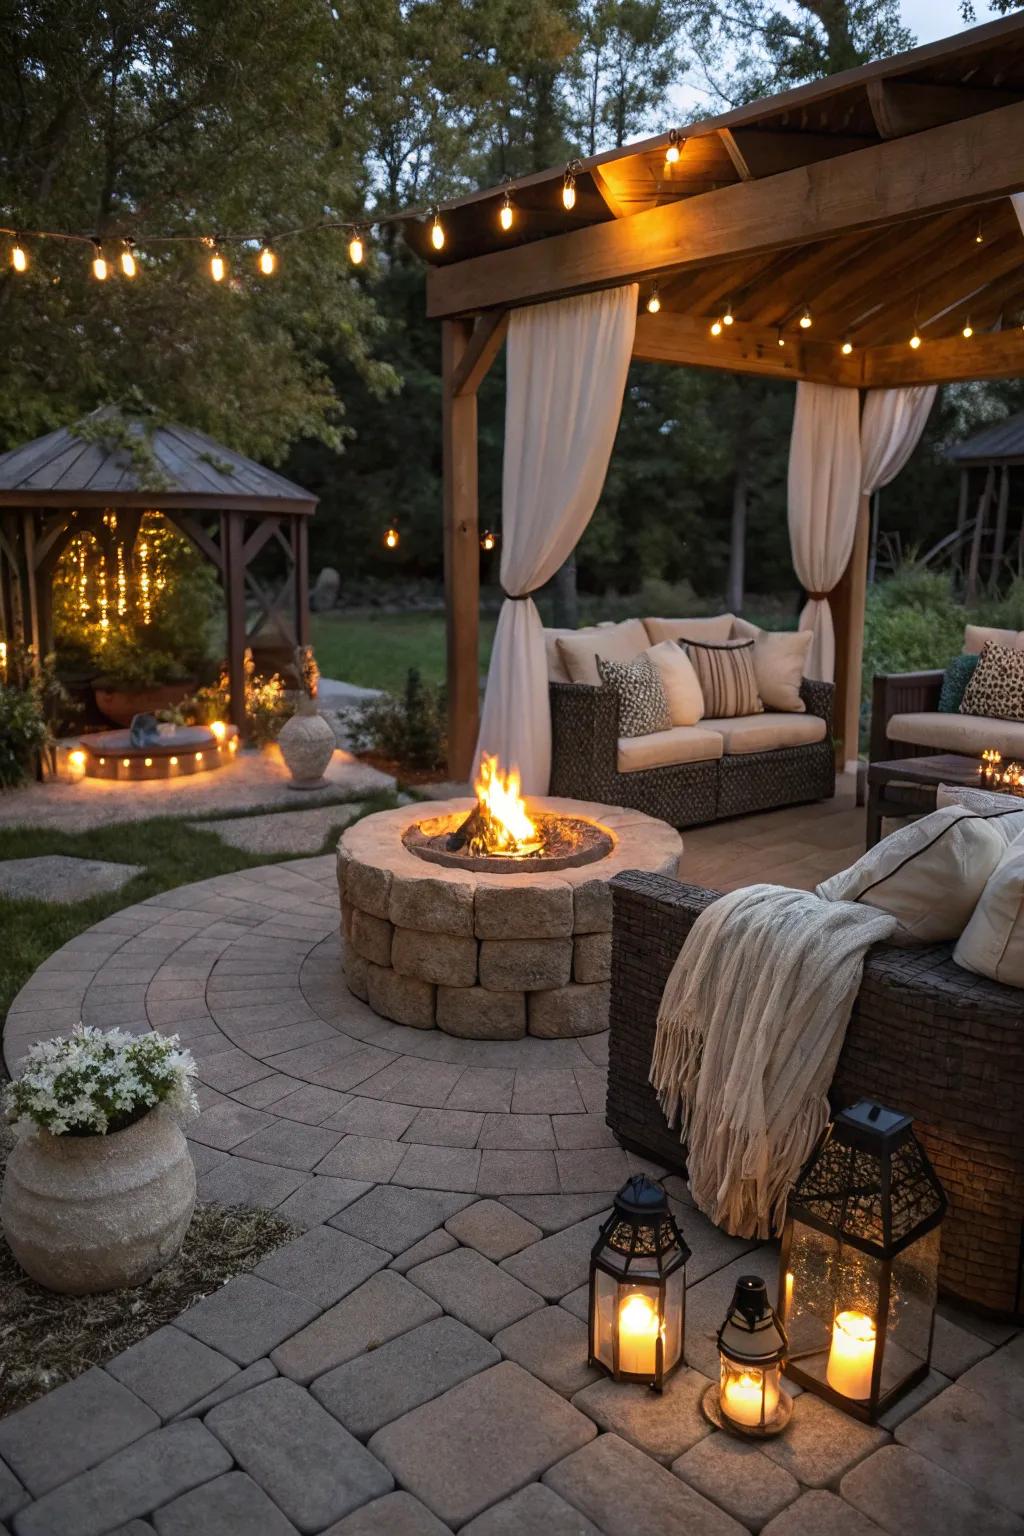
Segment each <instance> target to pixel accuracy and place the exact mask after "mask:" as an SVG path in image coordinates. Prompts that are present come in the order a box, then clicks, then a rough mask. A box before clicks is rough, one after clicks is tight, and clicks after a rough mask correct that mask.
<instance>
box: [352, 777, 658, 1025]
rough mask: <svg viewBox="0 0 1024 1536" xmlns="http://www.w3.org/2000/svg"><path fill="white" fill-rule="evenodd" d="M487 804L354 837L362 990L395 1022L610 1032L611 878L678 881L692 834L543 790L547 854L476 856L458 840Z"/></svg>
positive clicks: (537, 803)
mask: <svg viewBox="0 0 1024 1536" xmlns="http://www.w3.org/2000/svg"><path fill="white" fill-rule="evenodd" d="M476 806H477V802H476V801H474V800H471V799H465V800H448V801H444V802H441V803H437V804H430V805H419V806H402V807H400V808H399V809H397V810H393V811H381V812H380V813H378V814H377V815H375V816H367V817H366V818H365V819H364V820H362V821H360V822H357V823H356V825H355V826H353V827H350V828H349V829H348V830H347V831H346V832H345V833H344V834H343V836H342V838H341V842H340V844H339V846H338V886H339V890H340V894H341V916H342V935H343V938H344V941H345V977H346V980H347V982H348V987H349V990H350V991H351V992H352V993H354V995H355V996H356V997H358V998H361V999H362V1001H363V1002H366V1003H368V1004H369V1005H370V1007H371V1008H372V1009H373V1011H374V1012H375V1013H377V1014H379V1015H380V1016H381V1017H382V1018H385V1019H390V1020H392V1021H393V1022H395V1023H397V1024H406V1025H409V1026H411V1027H412V1028H414V1029H441V1030H444V1031H445V1032H446V1033H447V1034H450V1035H458V1036H462V1037H464V1038H468V1039H474V1040H515V1039H518V1038H520V1037H521V1036H523V1035H525V1034H531V1035H538V1036H541V1037H543V1038H546V1039H557V1038H566V1037H571V1036H575V1035H590V1034H596V1033H597V1032H599V1031H600V1030H603V1029H607V1027H608V991H609V987H608V983H609V976H610V971H611V927H612V901H611V890H610V888H609V881H610V880H611V879H612V877H613V876H614V875H617V874H619V873H620V872H621V871H622V870H625V869H643V870H649V871H655V872H658V873H662V874H673V875H674V874H675V873H676V872H677V868H678V864H679V857H680V854H681V853H682V846H683V844H682V838H681V837H680V836H679V833H678V832H676V831H675V830H674V828H672V827H669V826H667V825H666V824H665V823H664V822H662V821H656V820H655V819H654V818H653V817H651V816H644V815H643V814H642V813H641V812H639V811H632V810H625V809H622V808H621V807H618V808H616V807H612V806H605V805H595V804H590V803H584V802H581V801H577V800H556V799H551V798H540V797H534V798H531V800H530V801H529V805H528V810H529V814H530V816H531V817H532V818H533V824H534V828H535V830H536V831H537V832H538V833H541V834H542V835H543V841H544V847H543V849H542V850H538V851H537V852H536V853H533V854H531V853H521V854H519V855H510V854H501V855H498V856H497V857H495V856H494V855H493V853H492V854H489V855H483V856H474V854H473V853H471V852H469V851H468V849H465V848H464V849H462V850H461V851H460V850H459V849H453V848H451V847H449V846H447V845H448V842H449V840H450V839H451V838H452V836H453V834H455V835H458V834H459V832H460V829H461V828H462V827H463V826H464V825H465V824H466V823H467V818H471V817H472V813H473V812H474V808H475V807H476Z"/></svg>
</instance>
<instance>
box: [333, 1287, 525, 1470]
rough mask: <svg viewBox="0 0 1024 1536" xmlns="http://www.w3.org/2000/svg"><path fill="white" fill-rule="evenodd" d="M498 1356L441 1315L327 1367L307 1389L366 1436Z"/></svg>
mask: <svg viewBox="0 0 1024 1536" xmlns="http://www.w3.org/2000/svg"><path fill="white" fill-rule="evenodd" d="M500 1359H501V1356H500V1355H499V1354H498V1351H497V1350H496V1349H495V1348H494V1346H493V1345H491V1344H488V1342H487V1341H486V1339H482V1338H481V1337H480V1335H479V1334H478V1333H474V1332H473V1330H472V1329H471V1328H466V1327H465V1326H464V1325H463V1324H462V1323H458V1322H456V1321H455V1319H454V1318H453V1317H441V1318H438V1319H437V1321H436V1322H432V1323H424V1324H423V1326H422V1327H420V1328H414V1329H413V1330H412V1331H411V1332H409V1333H403V1334H401V1335H400V1336H399V1337H398V1338H396V1339H392V1340H391V1342H390V1343H387V1344H382V1345H381V1346H380V1348H379V1349H375V1350H372V1351H371V1352H370V1353H369V1354H363V1355H360V1356H359V1357H358V1358H357V1359H355V1360H351V1361H349V1363H348V1364H346V1365H340V1366H338V1367H337V1369H336V1370H333V1371H329V1372H328V1373H327V1374H326V1375H324V1376H321V1377H320V1378H319V1379H318V1380H317V1381H315V1382H314V1383H313V1388H312V1392H313V1396H314V1397H315V1398H316V1399H317V1401H318V1402H321V1403H323V1405H324V1407H325V1408H327V1409H329V1410H330V1412H331V1413H333V1414H334V1415H335V1416H336V1418H338V1419H340V1421H341V1422H342V1424H344V1425H345V1427H346V1429H349V1430H351V1432H352V1433H353V1434H354V1435H356V1436H358V1438H359V1439H360V1440H366V1439H368V1438H369V1437H370V1435H372V1434H373V1433H374V1432H375V1431H376V1430H378V1429H380V1428H381V1427H382V1426H383V1425H384V1424H390V1423H391V1422H392V1420H393V1419H397V1418H400V1417H401V1416H402V1415H403V1414H405V1413H409V1412H410V1411H411V1410H412V1409H413V1408H418V1407H419V1406H420V1405H421V1404H422V1403H427V1402H429V1401H430V1400H431V1399H432V1398H435V1397H439V1396H440V1395H441V1393H442V1392H447V1391H448V1390H449V1388H451V1387H454V1386H457V1385H458V1383H459V1382H461V1381H465V1380H466V1379H467V1377H469V1376H475V1375H476V1374H477V1372H478V1371H483V1370H486V1369H487V1367H488V1366H491V1365H497V1364H498V1361H499V1360H500Z"/></svg>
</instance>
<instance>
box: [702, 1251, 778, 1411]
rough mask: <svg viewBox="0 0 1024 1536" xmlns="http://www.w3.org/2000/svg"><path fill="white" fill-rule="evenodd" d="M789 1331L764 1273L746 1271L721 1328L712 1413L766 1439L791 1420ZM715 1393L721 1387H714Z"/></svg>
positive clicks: (711, 1406) (710, 1406)
mask: <svg viewBox="0 0 1024 1536" xmlns="http://www.w3.org/2000/svg"><path fill="white" fill-rule="evenodd" d="M785 1356H786V1332H785V1329H784V1328H783V1327H782V1324H781V1323H780V1322H779V1319H778V1316H777V1314H776V1312H775V1310H774V1308H773V1307H772V1305H771V1303H770V1302H769V1300H768V1288H767V1286H766V1285H765V1283H764V1281H763V1280H762V1278H761V1276H760V1275H741V1276H740V1278H739V1279H738V1280H737V1282H736V1292H735V1295H734V1296H733V1299H732V1306H731V1307H730V1308H729V1315H728V1317H727V1318H726V1320H725V1322H724V1323H723V1324H722V1326H721V1328H720V1329H719V1330H718V1359H719V1368H720V1375H719V1384H718V1394H717V1395H718V1401H717V1405H712V1404H709V1405H708V1407H709V1409H710V1412H709V1415H708V1416H709V1417H710V1418H711V1419H712V1421H713V1422H715V1421H716V1416H715V1413H714V1407H715V1406H717V1409H718V1414H717V1421H719V1422H721V1425H722V1428H723V1429H728V1430H730V1431H731V1432H732V1433H733V1434H736V1435H752V1436H754V1437H755V1438H761V1439H763V1438H764V1437H765V1436H768V1435H777V1434H779V1433H780V1432H781V1431H782V1430H784V1429H785V1427H786V1425H787V1424H788V1423H789V1417H790V1414H791V1413H792V1411H793V1405H792V1402H791V1400H790V1398H789V1397H788V1396H787V1395H786V1393H785V1392H784V1391H783V1390H782V1364H783V1361H784V1359H785ZM708 1395H709V1397H714V1395H715V1388H714V1387H709V1388H708ZM706 1411H707V1410H706Z"/></svg>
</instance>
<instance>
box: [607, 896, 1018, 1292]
mask: <svg viewBox="0 0 1024 1536" xmlns="http://www.w3.org/2000/svg"><path fill="white" fill-rule="evenodd" d="M612 890H613V900H614V927H613V938H612V984H611V1011H610V1035H609V1064H608V1101H607V1122H608V1125H609V1126H610V1127H611V1129H612V1130H613V1131H614V1132H615V1134H616V1135H617V1136H618V1137H619V1139H620V1141H622V1143H623V1144H624V1145H625V1146H627V1147H629V1148H631V1149H634V1150H636V1151H639V1152H641V1153H643V1154H645V1155H646V1156H648V1157H652V1158H653V1159H655V1161H657V1162H659V1163H661V1164H663V1165H666V1166H670V1167H684V1166H685V1148H684V1147H682V1146H681V1145H680V1141H679V1135H678V1132H677V1131H670V1130H669V1128H668V1126H667V1125H666V1123H665V1119H664V1116H663V1115H662V1113H661V1110H660V1109H659V1107H658V1102H657V1099H656V1098H655V1095H654V1091H653V1089H652V1088H651V1086H650V1084H649V1082H648V1073H649V1069H650V1061H651V1052H652V1050H653V1046H654V1032H655V1023H656V1019H657V1013H658V1006H659V1004H660V1001H661V994H662V991H663V989H664V986H665V982H666V980H667V979H668V975H669V972H670V970H671V968H672V965H673V964H674V962H675V959H676V956H677V955H678V953H679V949H680V946H681V945H682V942H683V940H684V938H685V937H686V935H687V933H688V932H689V930H690V928H691V926H692V925H693V923H694V921H695V920H696V918H697V916H698V914H699V913H700V912H702V911H703V910H704V908H705V907H706V906H707V905H708V904H709V903H710V902H712V901H714V900H715V896H716V893H715V892H713V891H707V890H703V889H701V888H699V887H696V886H688V885H682V884H680V883H679V882H678V881H675V880H672V879H669V878H667V877H665V876H662V875H648V874H641V873H638V872H636V871H630V872H628V873H626V874H623V875H620V876H618V877H617V878H616V879H615V880H613V881H612ZM951 952H952V946H951V945H948V944H946V945H937V946H934V947H930V948H927V949H896V948H894V947H893V946H891V945H878V946H876V948H875V949H874V950H873V951H872V952H871V954H870V955H869V956H868V960H867V963H866V966H865V971H864V979H863V983H862V985H861V990H860V994H859V996H858V999H857V1002H856V1004H855V1006H854V1010H853V1016H852V1018H851V1020H850V1025H849V1029H848V1031H847V1035H846V1042H845V1045H844V1047H843V1051H842V1054H841V1056H840V1058H839V1065H838V1068H837V1071H836V1075H835V1079H834V1081H833V1084H832V1090H831V1095H830V1097H831V1098H832V1101H833V1105H834V1106H835V1107H840V1106H842V1105H844V1104H849V1103H853V1102H854V1101H855V1100H856V1099H858V1098H860V1097H863V1096H869V1097H872V1098H876V1099H879V1100H881V1101H882V1102H883V1103H886V1104H890V1105H892V1106H893V1107H895V1108H898V1109H901V1110H903V1111H904V1112H905V1113H907V1114H911V1115H913V1117H914V1120H915V1122H916V1128H917V1131H918V1133H919V1135H920V1136H921V1139H922V1141H923V1142H924V1144H925V1146H926V1148H927V1150H928V1154H929V1156H930V1157H931V1159H932V1161H933V1163H934V1165H935V1168H936V1171H937V1173H938V1174H939V1177H940V1178H941V1180H942V1182H943V1185H944V1186H945V1189H946V1193H947V1195H948V1197H949V1214H948V1216H947V1218H946V1221H945V1223H944V1225H943V1229H942V1266H941V1272H940V1282H941V1285H942V1288H943V1290H944V1291H945V1292H946V1293H947V1294H949V1295H951V1296H954V1297H956V1298H957V1299H958V1300H961V1301H964V1302H966V1303H968V1304H970V1305H972V1306H974V1307H977V1308H980V1309H982V1310H985V1311H987V1312H992V1313H995V1314H998V1315H1000V1316H1005V1317H1012V1318H1015V1319H1016V1320H1017V1321H1021V1320H1022V1319H1024V1283H1022V1242H1024V1032H1022V1029H1021V1012H1022V1001H1024V999H1022V994H1021V993H1020V992H1019V991H1017V990H1016V989H1014V988H1011V987H1006V986H1002V985H1000V984H999V983H996V982H991V981H987V980H985V979H984V978H983V977H980V976H975V975H973V974H972V973H970V972H967V971H964V970H962V969H961V968H960V967H959V966H957V965H954V964H953V961H952V959H951V958H950V956H951Z"/></svg>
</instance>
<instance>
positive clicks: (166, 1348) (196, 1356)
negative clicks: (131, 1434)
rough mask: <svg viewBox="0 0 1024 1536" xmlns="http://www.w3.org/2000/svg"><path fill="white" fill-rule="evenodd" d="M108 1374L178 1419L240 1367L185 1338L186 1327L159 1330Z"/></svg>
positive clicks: (127, 1352) (110, 1367) (121, 1357)
mask: <svg viewBox="0 0 1024 1536" xmlns="http://www.w3.org/2000/svg"><path fill="white" fill-rule="evenodd" d="M106 1369H107V1370H108V1371H109V1372H110V1374H111V1376H113V1377H114V1378H115V1380H117V1381H119V1382H121V1384H122V1385H123V1386H125V1387H128V1388H129V1389H130V1390H131V1391H132V1392H134V1393H135V1394H136V1396H137V1397H141V1399H142V1401H143V1402H144V1403H148V1404H149V1406H150V1408H152V1409H153V1411H154V1412H155V1413H158V1414H159V1415H160V1417H161V1418H162V1419H164V1420H167V1419H173V1418H174V1417H175V1416H176V1415H177V1414H179V1413H181V1412H182V1410H183V1409H185V1408H188V1407H189V1406H190V1405H191V1404H192V1403H197V1402H199V1401H200V1399H202V1398H204V1397H206V1396H207V1395H208V1394H209V1393H210V1392H213V1391H214V1390H215V1389H216V1388H217V1387H219V1386H222V1385H223V1384H224V1382H226V1381H227V1380H228V1378H229V1377H231V1376H237V1375H238V1366H237V1365H235V1363H234V1361H233V1360H229V1359H228V1358H227V1356H226V1355H221V1354H218V1353H217V1351H216V1350H215V1349H210V1348H209V1346H208V1345H206V1344H202V1343H200V1341H199V1340H198V1339H193V1338H192V1337H191V1336H190V1335H189V1334H187V1333H186V1334H183V1333H182V1331H181V1329H180V1328H170V1327H167V1328H158V1329H157V1331H156V1333H151V1334H150V1335H149V1338H148V1339H143V1340H142V1341H141V1343H139V1344H133V1345H132V1346H131V1348H130V1349H126V1350H124V1351H123V1353H122V1354H120V1355H115V1357H114V1359H113V1360H108V1361H107V1364H106Z"/></svg>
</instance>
